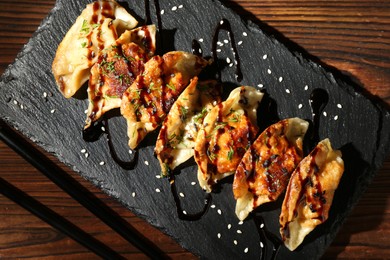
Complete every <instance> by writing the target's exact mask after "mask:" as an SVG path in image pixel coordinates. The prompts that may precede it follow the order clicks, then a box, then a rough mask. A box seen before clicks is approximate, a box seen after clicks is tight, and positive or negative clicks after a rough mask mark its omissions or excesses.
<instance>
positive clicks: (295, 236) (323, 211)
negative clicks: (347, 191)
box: [280, 139, 344, 251]
mask: <svg viewBox="0 0 390 260" xmlns="http://www.w3.org/2000/svg"><path fill="white" fill-rule="evenodd" d="M343 172H344V162H343V160H342V158H341V152H340V151H338V150H333V149H332V146H331V143H330V141H329V139H324V140H323V141H321V142H320V143H319V144H318V145H317V146H316V147H315V148H314V150H313V151H312V152H311V153H310V154H309V155H308V156H307V157H305V158H304V159H303V160H302V161H301V163H300V164H299V165H298V167H297V168H296V170H295V171H294V172H293V173H292V175H291V179H290V181H289V183H288V186H287V191H286V196H285V198H284V201H283V205H282V211H281V214H280V234H281V236H282V239H283V241H284V244H285V246H286V247H287V248H288V249H290V250H291V251H292V250H295V249H296V248H297V247H298V246H299V245H300V244H301V243H302V242H303V240H304V238H305V236H306V235H307V234H309V233H310V232H311V231H312V230H313V229H314V228H315V227H316V226H318V225H320V224H322V223H323V222H325V221H326V220H327V219H328V214H329V209H330V207H331V205H332V201H333V196H334V192H335V190H336V189H337V187H338V185H339V182H340V179H341V176H342V174H343Z"/></svg>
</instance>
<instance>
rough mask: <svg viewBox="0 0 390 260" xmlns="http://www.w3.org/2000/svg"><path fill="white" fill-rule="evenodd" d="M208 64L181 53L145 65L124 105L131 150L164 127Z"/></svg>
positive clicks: (155, 58) (122, 105) (122, 109)
mask: <svg viewBox="0 0 390 260" xmlns="http://www.w3.org/2000/svg"><path fill="white" fill-rule="evenodd" d="M207 64H208V61H206V60H205V59H203V58H201V57H198V56H196V55H193V54H191V53H187V52H181V51H173V52H168V53H166V54H164V55H163V56H162V57H160V56H154V57H153V58H151V59H150V60H149V61H148V62H147V63H146V64H145V68H144V72H143V73H142V74H141V75H139V76H138V77H137V78H136V80H135V81H134V83H133V84H132V85H131V86H130V87H129V88H128V89H127V90H126V91H125V93H124V94H123V97H122V103H121V113H122V115H123V116H124V117H125V118H126V120H127V134H128V137H129V147H130V148H131V149H134V148H136V147H137V145H138V144H139V143H140V142H141V141H142V140H143V139H144V137H145V136H146V135H147V134H148V133H149V132H151V131H153V130H155V129H156V128H157V127H158V126H160V125H161V123H162V122H163V120H164V119H165V117H166V115H167V114H168V112H169V110H170V109H171V107H172V105H173V103H174V102H175V101H176V99H177V97H178V96H179V95H180V94H181V92H182V91H183V90H184V89H185V87H187V86H188V84H189V83H190V80H191V79H192V78H193V77H195V76H197V75H198V74H199V73H200V71H201V70H202V69H203V67H205V66H206V65H207Z"/></svg>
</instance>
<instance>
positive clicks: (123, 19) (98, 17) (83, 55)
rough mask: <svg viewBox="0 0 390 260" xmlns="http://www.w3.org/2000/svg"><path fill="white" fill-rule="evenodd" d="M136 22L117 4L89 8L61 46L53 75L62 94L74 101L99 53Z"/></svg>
mask: <svg viewBox="0 0 390 260" xmlns="http://www.w3.org/2000/svg"><path fill="white" fill-rule="evenodd" d="M136 25H137V21H136V20H135V18H134V17H133V16H131V15H130V14H129V13H128V12H127V11H126V10H125V9H124V8H123V7H121V6H120V5H118V4H117V3H116V2H115V1H96V2H94V3H91V4H89V5H87V6H86V8H85V9H84V10H83V11H82V13H81V14H80V16H79V17H78V18H77V19H76V22H75V23H74V24H73V25H72V27H71V28H70V29H69V31H68V32H67V33H66V35H65V37H64V39H63V40H62V42H61V43H60V44H59V46H58V49H57V52H56V55H55V57H54V60H53V64H52V72H53V75H54V78H55V80H56V82H57V85H58V87H59V89H60V91H61V93H62V94H63V95H64V96H65V97H66V98H70V97H72V96H73V95H74V94H75V93H76V92H77V90H78V89H79V88H80V87H81V86H82V85H83V84H84V83H85V82H86V81H87V80H88V78H89V75H90V68H91V67H92V66H93V64H94V63H95V62H96V61H97V57H98V55H99V51H100V50H102V49H104V48H108V47H109V46H111V45H112V44H113V43H115V40H116V39H117V38H118V34H121V33H122V32H123V31H124V30H126V29H132V28H134V27H135V26H136Z"/></svg>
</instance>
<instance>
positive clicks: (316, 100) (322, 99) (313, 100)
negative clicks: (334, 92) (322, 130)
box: [309, 88, 329, 148]
mask: <svg viewBox="0 0 390 260" xmlns="http://www.w3.org/2000/svg"><path fill="white" fill-rule="evenodd" d="M309 101H310V107H311V111H312V122H313V131H312V132H311V137H310V139H311V148H312V147H314V146H315V144H316V143H318V142H319V139H320V137H319V126H320V116H321V112H322V111H323V110H324V108H325V106H326V105H327V104H328V101H329V95H328V92H327V91H326V90H325V89H321V88H316V89H314V90H313V91H312V92H311V94H310V100H309Z"/></svg>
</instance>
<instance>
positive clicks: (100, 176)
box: [0, 0, 390, 259]
mask: <svg viewBox="0 0 390 260" xmlns="http://www.w3.org/2000/svg"><path fill="white" fill-rule="evenodd" d="M87 3H89V1H85V0H83V1H75V0H73V1H68V0H59V1H57V3H56V6H55V8H54V9H53V11H52V12H51V13H50V15H49V16H48V17H47V18H46V19H45V20H44V21H43V23H42V25H41V26H40V27H39V29H38V31H37V32H36V33H35V35H34V36H33V38H32V39H31V40H30V41H29V43H28V44H27V45H26V46H25V48H24V49H23V51H22V52H21V53H20V54H19V55H18V57H17V59H16V61H15V63H14V64H13V65H11V66H10V67H9V68H8V69H7V70H6V72H5V73H4V75H3V76H2V77H1V81H0V90H1V95H0V96H1V97H0V118H2V119H4V120H6V121H7V122H8V123H9V124H10V125H12V126H14V127H15V128H16V129H18V130H19V131H20V132H21V133H23V134H24V135H25V136H27V137H28V138H30V139H31V140H33V141H34V142H36V143H38V144H39V145H40V146H42V147H43V148H44V149H46V150H47V151H49V152H52V153H54V154H55V155H56V156H57V157H58V158H59V159H60V160H61V161H62V162H64V163H65V164H67V165H69V166H70V167H71V168H72V169H73V170H75V171H76V172H78V173H80V174H81V175H82V176H83V177H84V178H86V179H88V180H90V181H91V182H93V183H94V184H95V185H97V186H99V187H100V188H101V189H102V190H104V191H105V192H107V193H108V194H110V195H111V196H113V197H115V198H117V199H118V200H119V201H120V202H121V203H123V204H124V205H125V206H126V207H128V208H129V209H130V210H131V211H133V212H134V213H136V214H138V215H139V216H141V217H143V218H145V219H146V220H147V221H148V222H149V223H151V224H152V225H154V226H156V227H158V228H160V229H161V230H162V231H164V232H165V233H167V234H169V235H170V236H172V237H173V238H174V239H176V240H177V241H178V242H179V243H180V244H181V245H182V246H183V247H184V248H186V249H188V250H190V251H192V252H193V253H194V254H196V255H199V256H201V257H202V258H208V259H240V258H248V259H252V258H253V259H259V258H260V254H261V250H260V238H259V234H258V233H257V231H256V228H255V222H254V221H253V218H252V217H251V218H249V219H248V220H246V221H245V222H244V223H239V222H238V219H237V218H236V216H235V214H234V206H235V202H234V199H233V195H232V191H231V179H230V180H227V181H224V182H222V184H221V185H220V191H218V192H217V193H214V194H213V201H212V207H211V208H210V209H209V211H208V212H207V214H206V215H205V216H204V217H203V218H202V219H201V220H199V221H193V222H189V221H182V220H179V219H178V217H177V214H176V207H175V204H174V200H173V197H172V195H171V193H170V188H169V184H168V182H167V181H166V180H163V179H158V178H156V175H159V172H160V171H159V166H158V163H157V160H156V159H155V158H154V156H153V149H154V146H153V142H154V140H155V136H150V137H149V138H148V140H147V141H146V142H144V143H143V144H142V147H141V149H140V152H139V163H138V165H137V167H136V168H135V170H132V171H126V170H123V169H122V168H120V167H119V166H118V165H117V164H116V163H114V162H113V160H112V159H111V156H110V153H109V149H108V146H107V143H106V141H105V138H101V139H100V140H98V141H96V142H94V143H86V142H84V140H83V138H82V135H81V128H82V126H83V123H84V120H85V114H84V110H85V109H86V108H87V102H88V101H87V100H86V99H75V98H72V99H68V100H67V99H65V98H63V97H62V95H61V94H60V93H59V91H58V90H57V87H56V85H55V83H54V79H53V76H52V74H51V63H52V60H53V57H54V54H55V51H56V48H57V46H58V44H59V42H60V41H61V40H62V38H63V36H64V35H65V33H66V31H67V30H68V29H69V28H70V26H71V25H72V23H73V22H74V21H75V19H76V17H77V16H78V15H79V14H80V12H81V10H82V9H83V8H84V7H85V5H86V4H87ZM122 4H124V5H125V6H127V7H128V8H129V10H130V11H131V13H132V14H133V15H135V16H136V17H137V18H139V20H140V23H141V24H142V20H145V10H144V1H128V2H127V3H122ZM159 5H160V8H161V10H164V12H163V14H162V15H161V21H162V26H163V31H162V36H163V42H164V48H165V50H173V49H176V50H184V51H189V52H191V42H192V40H193V39H197V40H199V39H203V41H199V43H200V45H201V47H202V49H203V53H204V55H205V56H207V55H211V54H210V53H211V41H212V36H213V33H214V29H215V27H216V26H217V24H218V23H219V21H220V20H221V19H223V18H225V19H227V20H228V21H229V22H230V23H231V25H232V29H233V33H234V36H235V41H236V43H237V48H238V53H239V56H240V60H241V68H242V72H243V76H244V77H243V80H242V81H241V82H239V83H238V82H237V81H236V80H235V75H234V67H229V66H225V67H224V68H223V69H222V78H221V79H222V81H223V82H225V83H226V85H227V86H238V85H241V84H242V85H251V86H259V87H260V88H263V89H264V90H265V91H266V92H267V93H268V98H270V99H273V100H274V101H275V102H276V111H273V112H275V113H276V112H277V115H278V117H279V118H280V119H282V118H288V117H295V116H297V117H301V118H305V119H310V118H311V110H310V106H309V96H310V93H311V91H312V90H313V89H315V88H322V89H325V90H327V91H328V93H329V103H328V105H327V106H326V107H325V110H324V112H325V114H322V115H321V117H320V131H319V136H320V138H321V139H323V138H326V137H329V138H330V139H331V141H332V144H333V146H334V147H335V148H338V149H341V150H342V152H343V158H344V161H345V173H344V176H343V178H342V181H341V184H340V187H339V189H338V190H337V192H336V195H335V199H334V205H333V206H332V209H331V213H330V218H329V220H328V221H327V222H326V223H325V224H323V225H321V226H320V227H318V228H317V229H316V230H315V231H314V232H312V233H311V234H310V235H309V236H308V237H307V238H306V239H305V241H304V243H303V246H301V247H299V248H298V249H297V250H296V251H295V252H290V251H288V250H287V249H286V248H284V247H282V248H281V250H280V252H279V254H278V258H280V259H286V258H287V257H289V258H290V259H291V258H300V259H315V258H319V257H320V256H321V255H322V254H323V253H324V252H325V250H326V248H327V247H328V245H329V244H330V243H331V241H332V240H333V238H334V237H335V235H336V233H337V231H338V229H339V227H340V225H341V224H342V222H343V221H344V219H345V217H346V216H347V214H348V213H349V212H350V210H351V208H352V206H353V205H354V204H355V203H356V201H357V200H358V199H359V197H360V196H361V194H362V192H363V191H364V189H365V187H366V186H367V184H368V183H369V182H370V180H371V179H372V177H373V176H374V175H375V172H376V171H377V170H378V168H379V167H380V166H381V164H382V162H383V160H384V159H385V156H386V154H387V153H388V151H389V144H390V134H389V133H390V114H389V112H388V111H386V110H385V109H383V108H381V107H380V106H379V105H377V104H375V102H373V101H371V100H370V99H368V98H367V97H365V96H364V95H362V94H361V93H358V92H356V91H355V89H354V88H353V87H352V86H349V85H347V84H345V83H343V82H341V81H339V80H337V79H335V78H334V77H333V76H332V74H330V73H328V72H326V71H325V70H324V69H323V68H321V67H320V66H319V65H317V64H315V63H313V62H310V61H307V60H305V59H303V58H302V57H301V56H300V55H299V54H296V53H292V52H290V51H289V50H288V49H287V48H286V47H285V46H284V45H283V44H281V43H279V42H278V41H276V40H275V39H273V38H271V37H268V36H267V35H265V34H264V33H263V32H262V31H261V28H259V27H258V26H256V25H254V24H252V23H251V22H246V21H242V20H241V19H240V17H239V16H238V15H236V14H235V13H234V12H232V11H231V10H229V9H228V8H225V7H224V6H223V5H222V4H221V3H220V2H218V1H211V0H200V1H189V0H187V1H178V0H169V1H168V0H160V1H159ZM150 9H151V11H152V20H153V22H154V23H156V22H157V16H156V15H153V10H155V9H154V5H153V3H151V8H150ZM225 39H226V40H229V38H228V36H227V34H226V32H224V31H221V33H220V35H219V40H220V41H221V42H222V43H224V40H225ZM230 47H231V45H230V43H228V44H226V43H224V46H221V47H220V49H221V52H220V53H218V59H219V62H220V64H223V63H224V61H225V60H226V58H230V59H231V61H233V60H234V59H233V55H232V52H231V50H230ZM225 65H228V64H225ZM44 93H46V94H47V97H46V94H44ZM261 112H262V111H259V116H260V117H259V122H260V123H263V124H264V120H263V121H262V113H261ZM263 112H264V111H263ZM263 119H264V117H263ZM109 122H110V128H111V132H113V133H114V134H113V135H114V136H113V139H114V142H115V144H116V150H117V152H118V154H119V155H120V157H121V158H129V157H130V155H129V154H128V148H127V147H126V143H127V139H126V138H125V136H126V135H125V131H126V125H125V122H124V119H122V118H121V117H118V116H116V115H112V116H111V118H110V120H109ZM83 149H85V150H86V152H85V153H83V152H81V151H82V150H83ZM86 154H88V156H86ZM100 162H104V165H101V164H100ZM176 182H177V187H178V191H179V192H182V193H183V194H184V197H183V198H181V200H182V204H183V208H184V209H185V210H186V211H187V212H188V213H191V212H196V211H198V210H199V209H201V208H202V206H203V196H204V193H203V191H201V190H200V188H199V186H198V184H196V185H193V184H192V182H197V180H196V167H195V166H194V165H193V164H188V165H187V166H186V167H184V169H182V170H181V173H180V175H179V176H178V177H177V181H176ZM157 191H159V192H157ZM280 203H281V201H280V200H279V201H278V202H276V203H272V204H268V205H265V206H262V207H260V208H259V209H257V210H256V215H261V216H263V217H264V219H265V225H266V227H267V229H269V230H270V231H271V232H272V233H274V234H276V235H277V236H279V232H278V225H279V224H278V216H279V212H280V209H279V205H280ZM218 234H220V238H219V235H218ZM263 242H264V241H263ZM269 250H270V248H269ZM268 256H270V252H268Z"/></svg>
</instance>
